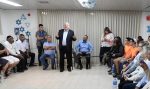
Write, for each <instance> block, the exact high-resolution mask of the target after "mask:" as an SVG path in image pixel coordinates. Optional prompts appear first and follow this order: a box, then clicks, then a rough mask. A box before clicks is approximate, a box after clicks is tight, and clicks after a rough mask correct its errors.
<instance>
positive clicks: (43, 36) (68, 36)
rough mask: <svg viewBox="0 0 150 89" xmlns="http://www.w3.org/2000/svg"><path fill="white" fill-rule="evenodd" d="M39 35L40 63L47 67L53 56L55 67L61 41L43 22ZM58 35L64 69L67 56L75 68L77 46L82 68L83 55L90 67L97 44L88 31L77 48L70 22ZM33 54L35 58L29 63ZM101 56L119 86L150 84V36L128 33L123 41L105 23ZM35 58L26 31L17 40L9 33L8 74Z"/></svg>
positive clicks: (3, 51)
mask: <svg viewBox="0 0 150 89" xmlns="http://www.w3.org/2000/svg"><path fill="white" fill-rule="evenodd" d="M36 38H37V42H36V44H37V49H38V61H39V66H43V70H46V69H47V68H48V66H49V64H48V60H49V59H50V60H51V68H52V69H54V68H55V66H54V65H55V64H56V62H55V57H56V48H57V44H56V43H54V42H52V36H51V35H48V34H47V32H46V31H44V29H43V24H39V30H38V31H37V32H36ZM56 39H57V40H58V41H59V46H58V47H59V54H60V59H59V67H60V72H63V71H64V70H65V68H64V60H65V59H67V70H68V71H69V72H71V71H72V67H73V65H72V50H75V53H76V57H74V58H75V60H76V61H77V63H78V66H79V69H80V70H82V68H83V65H82V61H81V57H82V56H85V58H86V69H90V68H91V64H90V57H91V53H92V51H93V49H94V48H93V45H92V44H91V43H90V42H89V41H88V35H84V36H83V39H82V40H80V41H79V42H77V43H76V45H75V48H74V49H73V48H72V42H73V41H76V40H77V39H76V36H75V34H74V31H73V30H71V29H70V24H69V23H65V24H64V28H63V29H60V30H59V31H58V34H57V35H56ZM29 58H30V59H31V60H30V63H29V65H28V63H27V60H28V59H29ZM99 59H100V64H101V65H103V64H107V66H108V67H109V68H110V70H108V73H109V74H112V75H113V77H117V78H118V79H120V84H119V85H118V88H119V89H142V88H143V87H148V86H149V85H147V84H150V83H149V82H150V36H149V37H148V41H144V39H143V38H142V37H141V36H139V37H138V39H137V40H135V39H133V38H130V37H127V38H126V39H125V41H124V44H123V43H122V39H121V38H120V37H119V36H116V37H115V36H114V34H113V33H112V32H111V30H110V29H109V28H108V27H105V28H104V33H103V35H102V37H101V45H100V54H99ZM34 60H35V53H33V52H31V51H30V47H29V43H28V41H27V40H26V38H25V36H24V35H23V34H20V35H19V39H18V40H17V41H14V38H13V37H12V36H7V38H6V41H5V42H4V43H2V44H0V68H1V70H2V72H3V73H4V74H5V76H8V75H9V74H10V71H11V70H12V69H15V68H16V67H17V71H18V72H23V71H24V70H27V69H28V68H27V66H36V65H35V64H34ZM144 89H147V88H144Z"/></svg>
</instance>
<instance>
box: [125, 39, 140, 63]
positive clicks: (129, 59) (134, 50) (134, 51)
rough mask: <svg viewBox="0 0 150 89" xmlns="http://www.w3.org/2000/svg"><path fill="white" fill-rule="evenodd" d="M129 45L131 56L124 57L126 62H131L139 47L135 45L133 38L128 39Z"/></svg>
mask: <svg viewBox="0 0 150 89" xmlns="http://www.w3.org/2000/svg"><path fill="white" fill-rule="evenodd" d="M130 46H131V49H130V51H131V57H130V58H128V59H126V61H127V62H131V61H132V60H133V59H134V58H135V57H136V55H137V54H138V52H139V48H138V47H137V46H136V42H135V41H134V40H133V39H131V40H130Z"/></svg>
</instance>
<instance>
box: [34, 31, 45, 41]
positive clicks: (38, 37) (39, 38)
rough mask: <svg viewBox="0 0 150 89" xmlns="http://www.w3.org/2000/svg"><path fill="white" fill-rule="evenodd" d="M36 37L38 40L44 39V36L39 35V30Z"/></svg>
mask: <svg viewBox="0 0 150 89" xmlns="http://www.w3.org/2000/svg"><path fill="white" fill-rule="evenodd" d="M35 37H36V39H37V40H42V39H44V37H40V36H39V35H38V32H36V35H35Z"/></svg>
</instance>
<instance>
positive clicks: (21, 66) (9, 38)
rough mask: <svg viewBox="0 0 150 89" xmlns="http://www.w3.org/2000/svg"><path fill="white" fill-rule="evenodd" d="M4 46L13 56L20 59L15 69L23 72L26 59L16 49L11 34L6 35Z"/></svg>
mask: <svg viewBox="0 0 150 89" xmlns="http://www.w3.org/2000/svg"><path fill="white" fill-rule="evenodd" d="M4 46H5V47H6V48H7V50H8V52H9V54H10V55H11V56H14V57H16V58H18V59H19V60H20V62H19V64H18V65H17V71H18V72H23V71H24V70H26V69H27V67H26V65H25V63H26V60H25V59H24V57H23V56H22V55H21V54H20V52H19V50H17V47H16V44H15V43H14V38H13V37H12V36H7V41H5V42H4Z"/></svg>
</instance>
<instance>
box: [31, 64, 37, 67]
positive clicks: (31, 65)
mask: <svg viewBox="0 0 150 89" xmlns="http://www.w3.org/2000/svg"><path fill="white" fill-rule="evenodd" d="M33 66H37V65H35V64H32V65H29V67H33Z"/></svg>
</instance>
